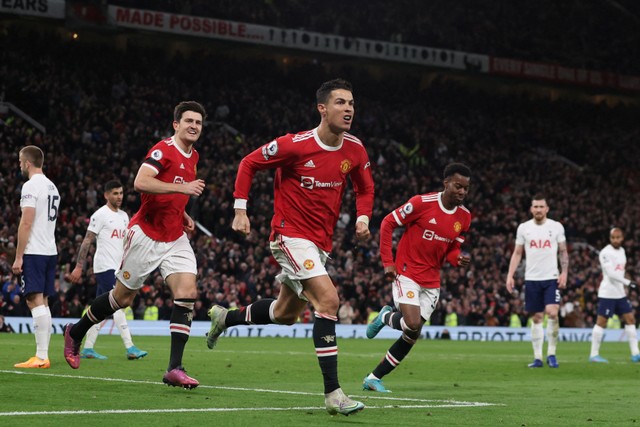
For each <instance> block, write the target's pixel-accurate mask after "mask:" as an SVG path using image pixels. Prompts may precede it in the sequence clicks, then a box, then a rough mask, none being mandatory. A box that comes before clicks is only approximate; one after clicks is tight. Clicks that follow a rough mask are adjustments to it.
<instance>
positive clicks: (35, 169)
mask: <svg viewBox="0 0 640 427" xmlns="http://www.w3.org/2000/svg"><path fill="white" fill-rule="evenodd" d="M18 160H19V162H20V171H21V172H22V175H23V176H24V177H26V178H28V181H27V182H25V183H24V185H23V186H22V191H21V196H20V208H21V210H22V215H21V216H20V224H19V225H18V239H17V246H16V257H15V261H14V262H13V266H12V268H11V269H12V271H13V274H15V275H19V276H20V282H21V287H20V288H21V291H22V295H23V297H24V298H25V299H26V301H27V307H29V310H30V311H31V316H32V317H33V332H34V335H35V338H36V354H35V356H33V357H31V358H30V359H29V360H27V361H26V362H22V363H16V364H15V365H14V367H16V368H41V369H42V368H45V369H46V368H49V367H50V366H51V363H50V361H49V341H50V338H51V326H52V322H51V310H49V302H48V297H49V296H53V295H55V294H56V289H55V278H56V264H57V261H58V256H57V254H58V250H57V248H56V239H55V230H56V221H57V219H58V212H59V211H60V193H58V189H57V188H56V186H55V184H54V183H53V182H51V180H49V178H47V177H46V176H45V175H44V173H43V171H42V165H43V163H44V153H43V152H42V150H41V149H40V148H39V147H36V146H35V145H29V146H26V147H24V148H23V149H22V150H20V154H19V156H18Z"/></svg>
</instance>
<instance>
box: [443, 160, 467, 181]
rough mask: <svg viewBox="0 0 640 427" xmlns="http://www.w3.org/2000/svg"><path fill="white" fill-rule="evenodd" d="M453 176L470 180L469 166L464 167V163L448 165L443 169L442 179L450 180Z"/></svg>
mask: <svg viewBox="0 0 640 427" xmlns="http://www.w3.org/2000/svg"><path fill="white" fill-rule="evenodd" d="M455 174H459V175H461V176H464V177H466V178H470V177H471V169H469V166H467V165H465V164H464V163H449V164H448V165H447V166H446V167H445V168H444V173H443V174H442V177H443V178H444V179H447V178H451V177H452V176H453V175H455Z"/></svg>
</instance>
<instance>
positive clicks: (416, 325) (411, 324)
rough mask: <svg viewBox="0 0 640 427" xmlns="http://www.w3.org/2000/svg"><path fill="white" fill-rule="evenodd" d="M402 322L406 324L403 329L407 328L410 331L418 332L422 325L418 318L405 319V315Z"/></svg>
mask: <svg viewBox="0 0 640 427" xmlns="http://www.w3.org/2000/svg"><path fill="white" fill-rule="evenodd" d="M404 324H405V325H406V328H405V329H408V330H410V331H415V332H417V333H418V334H419V332H420V328H421V326H422V322H421V321H420V320H418V319H407V318H406V317H405V318H404ZM405 329H403V330H405Z"/></svg>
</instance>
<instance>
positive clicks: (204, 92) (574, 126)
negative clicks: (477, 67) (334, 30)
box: [0, 2, 640, 327]
mask: <svg viewBox="0 0 640 427" xmlns="http://www.w3.org/2000/svg"><path fill="white" fill-rule="evenodd" d="M191 3H193V2H191ZM223 3H224V4H227V5H229V8H230V9H232V8H233V7H232V6H231V4H232V3H233V2H223ZM374 3H375V2H374ZM196 4H197V3H196ZM201 4H202V5H204V4H206V2H201ZM194 7H195V6H194ZM1 30H2V36H1V38H0V46H1V47H2V49H0V74H1V75H2V76H3V80H2V82H0V85H1V86H0V92H1V93H2V94H3V96H4V100H6V101H9V102H11V103H13V104H15V105H17V106H19V107H20V108H22V109H24V110H25V111H27V112H28V113H29V114H30V115H31V116H32V117H34V118H36V119H37V120H38V121H39V122H41V123H42V124H43V125H44V126H45V127H46V134H43V133H41V132H39V131H37V130H36V129H34V128H33V126H31V125H30V124H29V123H27V122H26V121H24V120H23V119H22V118H20V117H19V116H17V115H15V114H13V113H11V112H10V111H9V112H4V113H0V119H2V123H1V124H0V148H1V150H2V152H3V153H5V154H4V156H3V157H2V159H1V160H0V162H1V164H2V167H1V168H0V200H1V202H2V204H1V205H0V209H1V210H2V212H1V215H0V244H1V245H2V246H3V247H4V248H5V253H4V254H3V255H2V256H0V271H1V272H2V275H3V276H2V279H3V283H2V295H1V296H0V314H4V315H7V316H16V315H22V316H24V315H28V311H27V310H26V308H25V306H24V302H23V301H22V300H21V297H20V295H19V293H18V292H17V291H16V289H17V279H16V278H15V277H12V276H11V274H10V252H11V248H12V247H13V246H14V245H15V236H16V227H17V224H18V220H19V216H20V208H19V195H20V186H21V185H22V182H23V179H22V177H21V176H20V172H19V168H18V160H17V153H18V150H19V149H20V148H21V147H23V146H24V145H28V144H35V145H38V146H41V147H42V148H43V150H44V152H45V156H46V162H45V165H46V167H45V173H46V174H47V176H48V177H49V178H50V179H52V180H53V181H54V182H55V183H56V185H57V186H58V188H59V191H60V194H61V197H62V201H61V211H60V215H59V217H58V232H57V239H58V242H57V243H58V248H59V278H58V282H57V286H58V289H59V291H58V298H57V299H55V300H53V301H50V305H51V306H52V312H53V313H54V316H61V317H65V316H69V317H77V316H78V315H79V314H78V313H80V312H81V311H82V309H83V308H84V306H85V305H86V304H87V303H89V302H90V300H91V299H92V298H93V297H94V296H95V278H94V277H93V274H92V270H91V268H90V266H91V261H92V260H91V257H88V260H87V261H88V264H89V265H88V267H89V268H85V270H84V271H85V274H86V280H85V281H84V283H83V284H81V285H77V286H76V285H71V284H70V283H69V281H68V280H67V279H66V275H67V274H68V273H69V272H70V271H71V269H72V268H73V266H74V265H75V256H76V252H77V251H78V249H79V247H80V243H81V241H82V237H83V236H84V234H85V231H86V227H87V221H88V218H89V216H90V215H91V214H92V213H93V212H94V211H95V209H97V208H98V207H99V206H101V205H102V204H103V200H102V188H101V186H102V184H104V183H105V182H106V181H108V180H110V179H113V178H117V179H119V180H121V182H122V183H123V184H124V186H125V192H126V197H125V201H124V204H123V207H124V209H126V210H127V211H128V212H129V213H133V212H134V211H135V210H136V209H137V207H138V203H139V197H138V195H137V194H136V193H135V192H134V191H133V179H134V177H135V174H136V172H137V165H138V164H139V163H140V160H141V159H142V157H143V156H144V155H145V153H146V152H147V150H148V148H149V147H150V146H151V145H152V144H153V143H155V142H157V141H158V140H160V139H162V138H163V137H165V136H168V135H170V134H171V131H172V130H171V129H170V127H168V124H169V118H170V115H171V111H172V108H173V106H174V105H175V104H176V102H178V101H180V100H188V99H195V100H198V101H200V102H203V103H204V105H205V106H206V107H207V111H208V113H209V119H208V123H207V125H206V126H205V128H204V131H203V136H202V137H201V139H200V141H199V142H198V143H197V144H196V148H197V150H198V151H199V152H200V159H201V160H200V166H199V170H198V176H199V177H201V178H202V179H204V180H205V181H206V183H207V189H206V191H205V193H204V194H203V195H202V196H201V197H199V198H197V199H194V200H192V203H191V206H190V214H191V216H192V217H193V218H194V219H195V220H197V221H198V222H199V224H200V225H201V227H202V228H200V229H198V230H197V231H196V233H194V235H193V236H192V242H193V245H194V247H195V250H196V256H197V259H198V266H199V274H198V286H199V290H200V296H199V302H198V304H197V307H196V313H195V315H194V319H195V320H206V319H207V316H206V309H207V308H208V307H209V306H210V305H211V304H213V303H217V304H220V305H223V306H226V307H235V306H238V305H245V304H247V303H250V302H251V301H254V300H256V299H258V298H264V297H270V296H272V295H274V294H276V293H277V292H278V286H279V285H278V284H277V283H275V280H274V277H275V275H276V274H277V273H278V266H277V263H276V262H275V260H274V259H273V258H272V257H271V256H270V252H269V249H268V247H267V246H266V245H265V242H266V241H267V239H268V234H269V221H270V218H271V207H272V205H273V202H272V200H270V198H271V197H272V191H270V187H271V186H272V184H273V175H271V174H269V173H266V172H265V173H262V174H261V175H259V179H257V180H255V181H254V182H255V184H254V186H253V189H252V197H251V200H250V202H249V208H248V209H249V212H250V214H251V216H252V223H253V230H252V233H251V235H250V236H248V237H247V238H246V239H245V238H243V237H241V236H239V235H236V234H235V233H233V231H232V230H231V227H230V223H231V219H232V218H233V209H232V206H233V196H232V189H233V182H234V179H235V171H236V168H237V165H238V162H239V160H240V159H241V158H242V157H243V156H244V155H246V154H247V153H248V152H250V151H252V150H253V149H255V148H257V147H259V146H260V145H262V144H265V143H267V142H269V141H270V140H271V139H272V138H274V137H276V136H278V135H282V134H284V133H287V132H296V131H300V130H306V129H311V128H313V127H315V126H316V125H317V123H318V121H319V120H318V116H317V112H316V111H315V102H314V101H315V100H314V99H312V98H310V97H309V94H311V93H314V91H315V89H316V88H317V86H318V85H319V84H320V83H321V82H322V81H325V80H328V79H330V78H334V77H336V76H338V75H339V76H341V77H344V78H346V79H348V80H350V81H352V82H353V84H354V95H355V99H356V112H357V114H356V116H355V124H354V127H353V128H352V132H351V133H353V134H354V135H356V136H358V137H359V138H361V139H362V140H363V141H364V143H365V146H366V147H367V150H368V152H369V156H370V159H371V161H372V168H373V173H374V179H375V183H376V200H375V206H374V215H373V218H372V220H371V230H372V234H373V238H372V239H371V240H370V241H369V242H367V243H365V244H356V241H355V238H354V235H353V234H354V233H353V222H354V219H355V218H354V212H355V207H354V197H353V193H352V191H351V190H350V189H348V190H347V191H346V193H345V202H344V204H343V208H344V211H343V214H342V218H341V220H340V222H339V223H338V226H337V230H336V234H335V236H334V252H333V254H332V259H331V260H330V261H329V263H328V264H327V267H328V271H329V273H330V276H331V277H332V278H333V279H334V281H335V284H336V286H337V287H338V291H339V294H340V296H341V310H340V317H341V321H342V322H345V323H366V322H367V319H368V317H369V313H370V312H372V311H378V310H379V309H380V308H381V307H382V306H383V305H385V304H389V303H391V301H392V297H391V288H390V285H389V284H386V283H385V282H384V280H383V269H382V265H381V263H380V260H379V256H378V238H379V236H378V227H379V224H380V222H381V220H382V218H383V217H384V216H385V215H386V214H387V213H388V212H389V211H390V210H391V209H393V208H394V207H397V206H398V205H399V204H401V203H403V202H404V201H405V200H407V199H408V198H409V197H410V196H411V195H413V194H416V193H426V192H430V191H438V190H440V189H441V173H442V170H443V168H444V165H446V164H447V163H449V162H450V161H462V162H465V163H467V164H468V165H469V166H470V167H471V169H472V172H473V175H472V181H471V182H472V189H471V192H470V194H469V196H468V198H467V202H466V203H465V204H466V206H467V207H469V209H470V210H471V212H472V214H473V223H472V227H471V232H470V235H469V236H468V239H467V242H468V243H467V245H466V248H465V249H466V250H468V251H469V252H470V253H471V256H472V265H471V267H470V268H469V269H468V270H463V269H456V268H452V267H448V266H447V267H445V268H444V270H443V276H442V286H443V291H442V294H441V302H440V304H439V306H438V309H437V311H436V312H435V313H434V315H433V317H432V324H444V323H445V319H446V318H447V314H448V313H449V314H450V313H456V314H457V324H459V325H494V326H495V325H503V326H509V325H513V324H514V323H513V319H514V317H513V316H517V318H519V319H520V321H521V322H525V321H526V317H525V314H524V313H523V304H522V294H518V295H509V294H508V293H507V292H506V290H505V286H504V282H505V274H506V271H507V268H508V264H509V257H510V255H511V251H512V249H513V246H514V238H515V230H516V227H517V224H518V223H519V222H522V221H523V220H525V219H527V218H528V217H529V213H528V207H529V203H530V197H531V195H532V194H534V193H535V192H543V193H545V194H546V195H547V197H548V200H549V204H550V207H551V212H550V214H549V216H550V217H551V218H554V219H556V220H559V221H561V222H562V223H563V224H564V226H565V228H566V232H567V238H568V241H569V244H570V257H571V260H570V273H569V282H570V283H569V285H568V288H567V290H566V291H565V292H563V311H562V317H561V324H562V325H563V326H580V327H590V326H592V325H593V323H594V320H595V314H596V303H597V294H596V293H597V286H598V284H599V280H600V277H601V273H600V268H599V265H598V258H597V251H598V250H599V249H601V248H602V247H603V246H604V245H605V244H606V243H608V230H609V228H610V227H611V226H612V225H617V226H619V227H621V228H622V229H623V230H624V231H625V233H626V237H627V238H626V242H625V247H626V249H627V255H628V257H629V262H628V264H627V266H628V267H630V269H631V270H633V271H635V272H639V271H640V257H638V254H639V253H640V228H639V227H638V226H637V221H635V220H636V219H637V218H638V217H640V204H639V203H637V201H636V200H637V198H638V196H639V195H640V172H639V171H638V168H637V159H638V158H639V155H640V146H638V145H637V144H634V143H633V142H634V140H637V139H638V136H640V135H639V133H640V131H639V130H638V128H637V126H636V125H635V122H636V119H637V117H638V113H639V111H638V108H637V107H629V106H623V105H618V106H616V107H607V106H605V105H594V104H588V103H577V102H572V101H566V100H557V101H555V102H551V101H548V100H540V99H537V100H536V99H531V98H529V97H527V96H524V95H515V94H497V93H487V92H483V91H479V90H473V89H470V88H469V87H466V86H465V85H461V84H458V83H452V82H451V81H450V80H449V79H447V78H446V76H445V77H443V76H440V77H438V78H435V79H433V80H432V81H431V82H430V84H428V85H425V84H423V80H421V79H420V78H417V77H411V75H409V76H408V77H407V76H405V77H403V78H399V77H398V76H399V75H403V74H398V75H395V74H389V75H386V76H385V77H384V78H374V77H372V76H371V75H370V74H368V73H367V72H366V70H365V69H360V68H358V67H357V66H356V65H353V64H352V65H345V66H341V68H340V69H339V70H337V69H336V68H335V67H337V66H334V68H333V69H331V70H330V71H329V70H328V69H325V68H324V67H323V66H322V64H321V63H318V62H313V61H309V62H303V63H300V64H288V65H286V66H284V65H282V64H278V63H276V62H274V61H270V60H267V59H257V58H253V59H252V58H244V59H237V58H234V57H227V56H220V55H215V54H213V53H211V52H210V51H196V52H194V53H192V54H191V55H187V54H181V53H176V54H173V55H170V54H168V53H167V52H165V51H163V50H161V49H155V48H154V49H152V48H148V47H145V48H142V47H136V46H135V45H134V44H133V43H131V44H130V45H129V46H128V47H127V49H125V50H118V49H115V48H113V47H110V46H107V45H100V47H99V54H96V45H93V44H85V43H82V42H78V41H73V40H62V39H60V38H59V37H58V36H57V35H54V34H53V33H48V32H45V33H40V32H29V31H24V30H22V31H17V30H15V29H13V28H12V27H9V26H4V27H3V28H1ZM407 41H408V40H407ZM401 73H402V72H401ZM292 82H295V83H293V84H292ZM518 280H519V281H520V289H521V285H522V275H520V278H519V279H518ZM169 296H170V295H169V291H168V289H167V288H166V286H164V284H163V281H162V278H161V277H160V275H159V274H154V275H152V277H151V278H150V279H149V281H148V283H147V284H146V286H145V287H144V288H143V290H142V291H141V293H140V296H139V297H138V298H137V299H136V302H135V303H134V308H135V309H134V311H135V316H136V318H143V317H144V311H145V308H146V307H147V306H150V305H153V306H156V307H158V317H159V318H161V319H163V318H167V317H166V316H168V313H169V312H170V310H168V309H167V306H168V305H170V304H171V298H170V297H169ZM631 301H632V302H633V304H634V307H635V309H636V318H640V307H639V306H638V294H637V291H632V294H631ZM450 318H451V317H449V319H450ZM301 321H306V322H309V321H312V319H311V316H303V318H302V319H301ZM449 324H451V323H449Z"/></svg>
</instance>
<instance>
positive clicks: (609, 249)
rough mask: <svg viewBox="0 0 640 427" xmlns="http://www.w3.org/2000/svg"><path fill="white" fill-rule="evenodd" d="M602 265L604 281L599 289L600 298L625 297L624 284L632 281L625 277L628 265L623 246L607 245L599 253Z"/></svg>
mask: <svg viewBox="0 0 640 427" xmlns="http://www.w3.org/2000/svg"><path fill="white" fill-rule="evenodd" d="M598 258H599V259H600V267H601V268H602V282H600V289H598V298H613V299H618V298H625V297H626V296H627V294H626V293H625V291H624V285H628V284H629V283H630V282H631V281H630V280H629V279H625V277H624V273H625V266H626V265H627V254H626V253H625V251H624V248H623V247H620V248H618V249H615V248H614V247H613V246H611V245H607V246H605V247H604V249H602V250H601V251H600V255H598Z"/></svg>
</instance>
